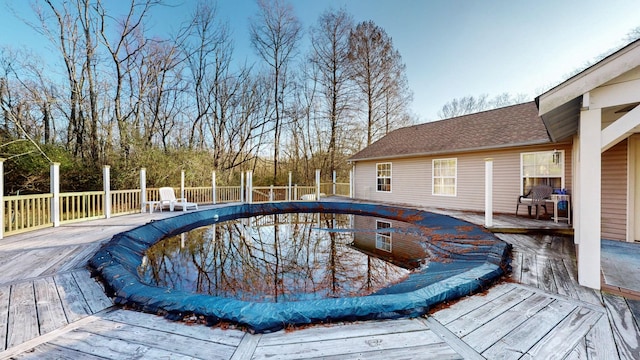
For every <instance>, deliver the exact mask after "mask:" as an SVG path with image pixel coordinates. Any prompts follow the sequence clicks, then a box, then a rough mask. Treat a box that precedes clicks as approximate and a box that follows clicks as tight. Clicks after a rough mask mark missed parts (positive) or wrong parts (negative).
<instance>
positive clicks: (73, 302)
mask: <svg viewBox="0 0 640 360" xmlns="http://www.w3.org/2000/svg"><path fill="white" fill-rule="evenodd" d="M54 280H55V283H56V287H57V289H58V294H60V299H61V300H62V306H63V308H64V312H65V314H66V315H67V319H68V320H69V322H74V321H77V320H79V319H81V318H83V317H85V316H87V315H89V314H91V309H90V308H89V305H88V304H87V302H86V301H85V299H84V296H83V295H82V291H80V288H79V287H78V284H77V283H76V280H75V279H74V278H73V274H71V273H64V274H58V275H56V276H54Z"/></svg>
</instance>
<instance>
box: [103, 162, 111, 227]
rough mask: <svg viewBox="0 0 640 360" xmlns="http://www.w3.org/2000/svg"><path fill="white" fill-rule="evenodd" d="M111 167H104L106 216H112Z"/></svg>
mask: <svg viewBox="0 0 640 360" xmlns="http://www.w3.org/2000/svg"><path fill="white" fill-rule="evenodd" d="M110 173H111V167H110V166H109V165H105V166H104V167H103V168H102V186H103V187H104V217H105V218H107V219H109V218H110V217H111V178H110V176H111V174H110Z"/></svg>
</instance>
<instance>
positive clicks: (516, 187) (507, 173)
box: [354, 143, 571, 214]
mask: <svg viewBox="0 0 640 360" xmlns="http://www.w3.org/2000/svg"><path fill="white" fill-rule="evenodd" d="M554 149H557V150H565V187H566V188H568V189H571V176H570V174H571V144H569V143H563V144H552V145H544V146H531V147H522V148H513V149H506V150H494V151H486V152H474V153H463V154H444V155H442V156H428V157H426V156H425V157H416V158H404V159H389V160H384V161H389V162H391V163H392V164H393V175H392V180H391V182H392V189H391V192H389V193H379V192H376V191H375V185H376V176H375V169H376V162H380V161H359V162H357V163H356V166H355V181H354V184H355V197H356V198H359V199H366V200H375V201H385V202H390V203H400V204H412V205H418V206H428V207H440V208H447V209H461V210H472V211H483V210H484V179H485V174H484V169H485V159H487V158H492V159H493V168H494V173H493V180H494V184H493V199H494V203H493V208H494V211H495V212H497V213H511V214H514V213H515V210H516V200H517V198H518V196H519V195H520V182H521V178H520V176H521V174H520V154H521V153H523V152H535V151H548V150H554ZM445 158H456V159H457V183H456V186H457V189H456V192H457V194H456V196H438V195H432V187H431V184H432V183H431V182H432V178H431V175H432V160H433V159H445Z"/></svg>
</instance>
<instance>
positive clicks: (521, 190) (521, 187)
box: [520, 150, 567, 194]
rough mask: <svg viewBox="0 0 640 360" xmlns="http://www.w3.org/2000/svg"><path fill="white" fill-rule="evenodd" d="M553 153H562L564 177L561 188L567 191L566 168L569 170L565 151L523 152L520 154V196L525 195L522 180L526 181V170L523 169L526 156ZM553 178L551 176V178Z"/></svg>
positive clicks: (562, 177)
mask: <svg viewBox="0 0 640 360" xmlns="http://www.w3.org/2000/svg"><path fill="white" fill-rule="evenodd" d="M553 151H557V152H559V153H560V159H561V160H562V175H561V176H560V187H561V188H563V189H566V188H567V187H566V185H565V182H564V181H565V175H566V168H567V164H566V163H565V156H564V155H565V151H564V150H542V151H529V152H523V153H520V194H524V184H523V181H522V179H524V171H523V170H524V169H523V162H524V156H525V155H530V154H544V153H548V152H553ZM550 177H551V176H550Z"/></svg>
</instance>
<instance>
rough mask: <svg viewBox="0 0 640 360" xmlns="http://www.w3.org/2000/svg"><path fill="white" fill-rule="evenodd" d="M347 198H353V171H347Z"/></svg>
mask: <svg viewBox="0 0 640 360" xmlns="http://www.w3.org/2000/svg"><path fill="white" fill-rule="evenodd" d="M349 197H350V198H353V169H351V170H349Z"/></svg>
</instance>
